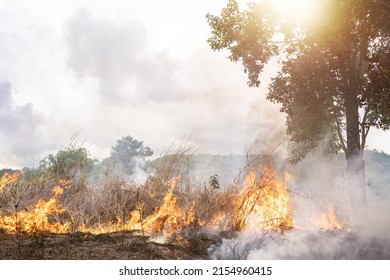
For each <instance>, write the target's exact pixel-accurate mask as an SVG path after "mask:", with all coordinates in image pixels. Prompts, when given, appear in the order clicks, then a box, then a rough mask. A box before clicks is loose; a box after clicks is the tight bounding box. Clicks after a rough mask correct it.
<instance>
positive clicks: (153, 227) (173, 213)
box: [79, 177, 195, 238]
mask: <svg viewBox="0 0 390 280" xmlns="http://www.w3.org/2000/svg"><path fill="white" fill-rule="evenodd" d="M179 179H180V177H175V178H173V179H172V180H170V181H168V182H167V183H166V185H167V186H168V187H169V191H168V193H167V194H166V195H165V197H164V200H163V204H162V205H161V206H160V207H159V208H157V209H156V210H155V211H154V213H153V214H151V215H149V216H147V217H146V218H144V219H142V208H143V207H142V204H139V205H138V206H137V210H134V211H131V212H130V214H129V216H128V219H127V220H122V219H121V218H120V217H117V222H116V223H115V224H113V225H102V226H99V227H94V228H93V227H91V228H87V227H85V226H81V227H80V228H79V231H81V232H88V233H93V234H99V233H110V232H118V231H133V230H140V231H142V232H144V233H147V234H163V235H164V236H165V237H167V238H171V237H172V236H173V235H174V234H175V233H178V232H180V231H181V230H183V229H185V228H186V227H188V226H190V225H191V224H193V223H194V222H195V211H194V206H195V204H194V203H193V205H192V207H191V209H190V210H188V211H186V210H184V209H182V208H179V207H178V206H177V205H176V204H177V197H176V196H175V195H174V193H173V191H174V188H175V186H176V184H177V182H178V181H179Z"/></svg>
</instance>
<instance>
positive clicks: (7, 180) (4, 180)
mask: <svg viewBox="0 0 390 280" xmlns="http://www.w3.org/2000/svg"><path fill="white" fill-rule="evenodd" d="M21 175H22V172H20V171H18V172H15V173H13V174H9V173H7V172H5V173H4V174H3V176H2V177H1V178H0V192H2V191H3V188H4V187H5V186H6V185H7V184H13V183H15V182H16V181H17V180H18V178H19V177H20V176H21Z"/></svg>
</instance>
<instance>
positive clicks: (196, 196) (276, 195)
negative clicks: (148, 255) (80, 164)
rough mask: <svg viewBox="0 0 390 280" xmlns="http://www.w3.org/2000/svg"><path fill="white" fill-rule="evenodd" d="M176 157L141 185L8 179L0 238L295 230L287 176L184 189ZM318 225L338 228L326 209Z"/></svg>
mask: <svg viewBox="0 0 390 280" xmlns="http://www.w3.org/2000/svg"><path fill="white" fill-rule="evenodd" d="M172 160H173V162H172ZM175 160H177V158H176V159H175V158H173V159H170V160H168V162H167V164H168V165H169V168H162V169H158V170H157V172H156V173H155V175H154V176H150V177H149V179H148V180H147V181H146V182H145V183H144V184H142V185H138V184H137V183H136V182H135V181H132V180H128V179H125V178H124V177H121V176H117V175H116V176H107V177H106V178H104V180H102V181H101V182H100V183H95V184H93V185H92V184H88V183H87V181H86V180H78V181H76V182H71V181H65V180H57V181H56V180H53V179H44V178H35V179H31V178H24V179H23V178H22V179H20V180H17V179H16V177H15V179H14V180H9V178H8V177H7V184H3V186H4V187H3V190H2V192H1V193H0V203H1V204H0V211H1V212H0V235H1V234H3V235H4V236H9V235H17V236H26V237H27V236H32V237H34V236H41V235H48V234H49V235H50V234H67V235H74V234H81V236H82V237H83V238H87V237H88V236H90V235H91V234H92V235H101V234H106V235H112V234H116V233H122V234H128V233H132V235H134V233H136V234H137V235H138V236H142V237H144V238H147V237H151V238H157V239H159V240H164V242H167V243H169V244H182V245H183V246H188V245H189V244H191V242H192V241H193V240H195V239H199V238H200V237H201V236H202V234H204V233H206V232H207V233H217V234H218V235H220V234H221V233H225V234H227V235H230V236H232V234H233V233H234V232H239V231H245V230H250V231H257V232H260V233H264V232H276V233H284V232H286V231H288V230H290V229H292V228H293V227H294V223H293V219H292V217H293V215H292V208H291V203H290V195H289V192H288V180H289V175H288V174H286V175H285V177H284V178H283V179H280V178H279V177H278V176H277V174H276V173H275V172H273V171H272V170H271V169H270V168H268V167H267V168H264V169H262V168H259V169H258V170H251V171H250V172H248V174H247V176H246V177H245V178H244V180H243V181H242V183H240V182H236V183H234V184H233V185H232V186H231V187H230V188H228V189H226V190H216V189H213V188H210V187H208V186H206V185H204V186H197V187H191V188H190V187H189V186H188V185H186V184H185V182H184V181H183V180H181V177H180V175H178V173H179V174H180V172H178V169H177V168H173V167H174V166H175ZM319 221H320V222H319V225H318V226H319V227H320V228H321V229H322V230H339V229H341V228H342V226H341V224H340V223H338V221H337V219H336V216H335V213H334V211H333V212H332V210H328V212H327V213H324V214H323V215H322V216H321V218H320V219H319ZM157 239H155V240H157ZM209 245H210V244H209ZM205 250H206V249H205Z"/></svg>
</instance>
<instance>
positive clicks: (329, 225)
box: [317, 205, 343, 231]
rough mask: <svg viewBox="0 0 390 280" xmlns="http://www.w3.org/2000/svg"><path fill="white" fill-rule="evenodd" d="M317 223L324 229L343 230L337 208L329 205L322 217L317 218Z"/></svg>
mask: <svg viewBox="0 0 390 280" xmlns="http://www.w3.org/2000/svg"><path fill="white" fill-rule="evenodd" d="M317 225H318V226H319V228H320V229H321V230H323V231H334V230H342V229H343V226H342V225H341V223H340V222H339V221H338V219H337V217H336V213H335V210H334V208H333V207H332V206H330V205H328V207H327V210H326V212H324V213H322V214H321V216H320V219H319V220H317Z"/></svg>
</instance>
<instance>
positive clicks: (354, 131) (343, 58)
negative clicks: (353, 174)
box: [207, 0, 390, 161]
mask: <svg viewBox="0 0 390 280" xmlns="http://www.w3.org/2000/svg"><path fill="white" fill-rule="evenodd" d="M310 2H312V3H315V4H313V5H316V6H315V9H312V10H311V13H313V14H312V15H311V19H310V20H309V19H307V17H305V16H302V17H300V18H294V17H286V16H281V15H280V14H278V13H277V12H276V11H275V9H274V7H273V6H272V1H259V2H257V3H249V4H248V6H247V9H246V10H243V11H241V10H240V7H239V5H238V3H237V1H235V0H230V1H229V2H228V4H227V6H226V8H224V9H223V10H222V12H221V15H220V16H214V15H210V14H208V15H207V20H208V23H209V25H210V26H211V29H212V36H211V37H210V38H209V40H208V42H209V44H210V46H211V48H212V49H213V50H216V51H218V50H222V49H227V50H228V51H229V53H230V55H229V59H230V60H232V61H235V62H238V61H240V62H242V64H243V66H244V71H245V72H246V73H247V75H248V85H249V86H251V87H258V86H259V85H260V77H261V73H262V71H263V69H264V66H265V65H266V64H267V63H268V62H269V61H270V59H271V58H273V57H277V58H279V59H280V61H281V70H280V71H279V72H278V73H277V75H276V76H275V77H273V79H272V82H271V84H270V85H269V92H268V94H267V99H268V100H270V101H272V102H275V103H279V104H280V105H281V111H282V112H284V113H286V115H287V119H286V125H287V133H288V135H289V136H290V139H291V140H292V142H295V143H296V145H294V147H295V148H294V149H293V150H292V153H291V154H292V161H298V160H300V159H301V158H302V157H303V156H305V154H306V153H307V152H308V151H310V150H311V149H312V148H313V147H316V146H321V147H324V148H325V150H326V151H332V152H336V151H339V150H343V151H344V152H345V154H346V157H347V159H348V158H352V157H353V156H356V155H360V154H361V153H362V151H363V149H364V147H365V144H366V138H367V134H368V132H369V129H370V127H373V126H374V127H377V128H381V129H388V128H389V127H390V94H389V90H390V21H389V18H390V2H389V1H386V0H370V1H368V0H318V1H310Z"/></svg>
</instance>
